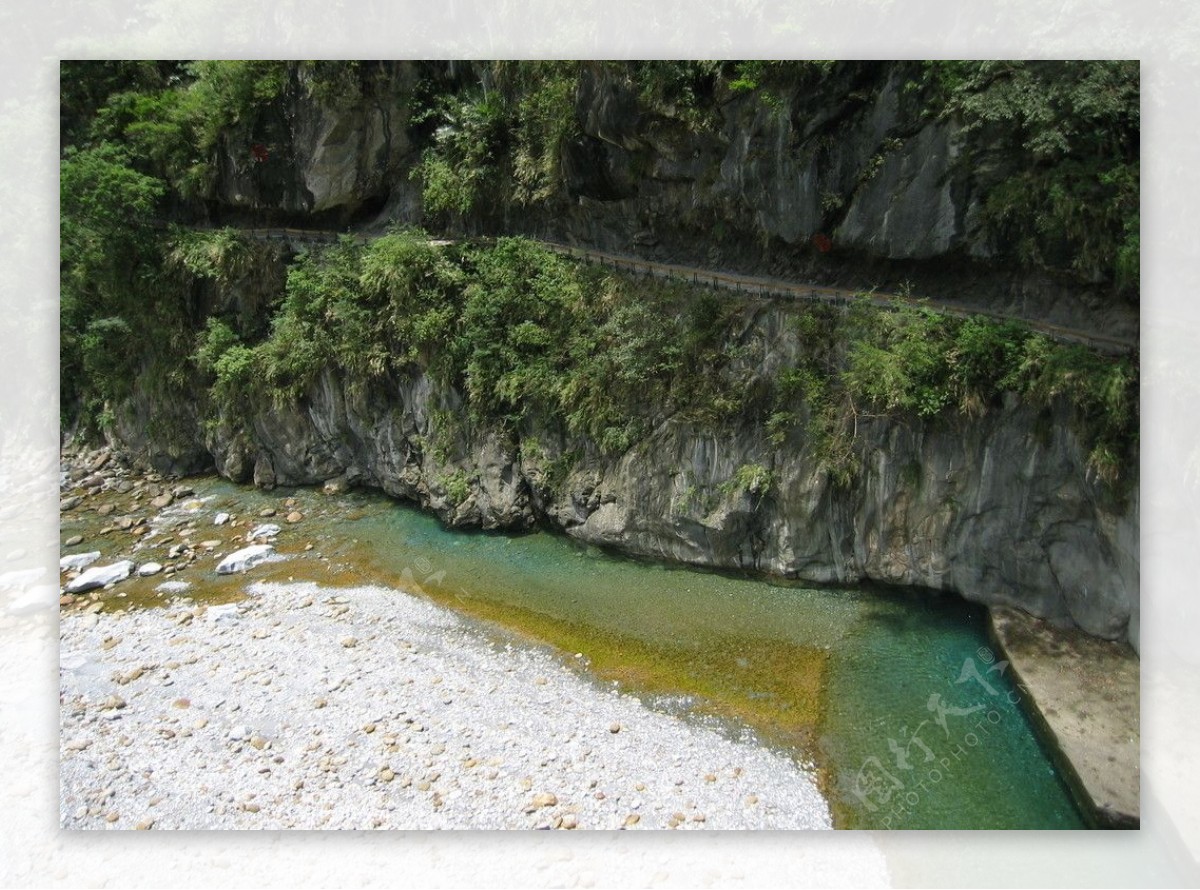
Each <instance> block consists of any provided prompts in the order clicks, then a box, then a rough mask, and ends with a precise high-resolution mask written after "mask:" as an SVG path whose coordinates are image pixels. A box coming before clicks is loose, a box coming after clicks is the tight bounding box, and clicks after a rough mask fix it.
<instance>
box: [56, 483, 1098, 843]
mask: <svg viewBox="0 0 1200 890" xmlns="http://www.w3.org/2000/svg"><path fill="white" fill-rule="evenodd" d="M193 481H194V484H195V485H196V488H197V494H196V497H197V498H200V497H203V498H206V499H207V500H205V501H204V502H203V510H204V512H203V513H202V514H200V515H198V516H197V518H196V520H195V521H194V522H193V523H192V524H193V525H195V526H196V527H197V528H198V529H203V531H200V532H198V533H197V534H195V535H193V536H192V537H193V540H200V539H203V538H204V537H206V536H208V532H209V531H210V530H211V531H212V532H213V534H212V537H214V538H217V537H220V538H222V539H223V540H222V544H223V546H222V547H221V548H220V549H218V550H217V551H215V552H214V553H213V554H210V555H207V556H203V557H201V558H200V560H198V561H197V562H196V563H195V564H193V565H192V566H191V567H189V568H186V569H184V570H183V571H182V572H180V573H178V574H177V575H176V577H177V578H180V579H182V580H189V581H191V582H192V583H193V586H192V587H191V588H190V589H189V590H188V591H186V593H185V594H184V595H185V596H188V597H190V598H193V599H195V600H196V601H197V602H213V601H214V599H213V598H214V597H219V598H222V599H224V598H228V597H231V596H236V595H239V594H238V592H239V591H240V590H241V589H243V588H244V586H245V584H246V582H247V581H251V580H292V579H294V580H297V581H301V580H311V581H316V582H319V583H321V584H323V585H332V586H351V585H361V584H371V583H377V584H384V585H388V586H394V587H399V588H402V589H406V590H410V591H413V592H418V593H423V594H424V595H426V596H428V597H430V598H432V599H434V600H436V601H438V602H441V603H443V604H445V605H447V606H450V607H451V608H454V609H456V610H457V611H460V612H463V613H466V614H468V615H471V616H473V617H476V618H480V619H483V620H485V621H489V622H494V623H496V624H498V625H500V626H502V627H504V628H507V629H508V630H509V631H512V632H516V633H517V634H519V635H524V636H526V637H528V638H530V639H533V640H536V641H538V642H541V643H548V644H550V645H552V646H554V647H556V648H558V649H559V650H561V651H562V652H563V653H564V657H567V658H568V659H569V660H571V661H573V662H576V663H579V664H580V666H581V667H583V668H585V669H586V670H587V671H589V672H590V673H591V674H592V675H594V676H595V677H597V678H599V679H601V680H605V681H616V682H617V683H619V684H620V685H622V686H623V687H625V688H627V689H629V690H630V691H633V692H636V693H638V694H641V695H643V696H646V697H648V698H650V699H655V698H664V699H670V700H672V701H674V702H676V705H675V706H676V707H678V708H680V709H682V710H685V711H688V710H690V711H694V712H697V713H702V714H713V715H716V716H718V717H722V718H730V719H734V720H740V721H744V722H745V723H746V724H748V725H749V726H751V727H753V728H754V729H755V731H756V732H757V733H758V734H759V736H760V738H762V740H763V741H764V742H765V743H767V744H770V745H772V746H775V747H780V748H782V749H785V750H789V751H791V752H793V753H794V754H796V755H797V756H799V757H801V758H803V759H805V760H813V761H815V762H816V763H817V764H818V766H819V768H820V770H821V774H822V779H823V785H824V790H825V792H826V793H827V795H828V796H829V798H830V802H831V808H832V810H833V812H834V816H835V821H836V824H837V825H838V826H839V827H844V828H859V827H862V828H871V827H889V828H1077V827H1083V822H1082V819H1081V817H1080V814H1079V812H1078V810H1077V809H1076V807H1075V806H1074V804H1073V802H1072V800H1071V798H1070V795H1069V792H1068V791H1067V789H1066V787H1065V785H1064V784H1063V782H1062V781H1061V780H1060V779H1059V777H1058V775H1057V773H1056V772H1055V770H1054V767H1053V764H1052V763H1051V761H1050V759H1049V758H1048V757H1047V755H1046V753H1045V752H1044V751H1043V750H1042V748H1041V746H1040V744H1039V742H1038V740H1037V737H1036V734H1035V732H1034V730H1033V727H1032V726H1031V725H1030V723H1029V721H1028V720H1027V719H1026V716H1025V714H1024V712H1023V711H1022V706H1021V700H1020V692H1019V690H1017V689H1016V687H1015V686H1014V685H1013V684H1012V683H1011V682H1010V680H1009V678H1008V677H1007V676H1006V672H1005V671H1004V670H1003V669H1002V668H1001V667H1000V666H999V660H998V659H997V658H996V656H995V655H994V654H993V653H992V652H991V650H990V649H989V647H988V643H987V638H986V635H985V628H984V623H983V618H984V611H983V609H982V608H979V607H975V606H972V605H969V604H966V603H963V602H961V601H959V600H957V599H954V598H950V597H937V596H935V595H931V594H922V595H917V594H900V593H895V592H886V591H877V590H872V591H866V590H857V589H846V590H817V589H811V588H806V587H803V586H799V585H793V584H778V583H767V582H765V581H763V580H760V579H752V578H745V577H736V576H731V575H729V574H720V573H713V572H701V571H695V570H690V569H685V568H680V567H674V566H665V565H660V564H653V563H646V562H640V561H635V560H630V559H624V558H620V557H616V556H612V555H610V554H606V553H603V552H601V551H599V550H597V549H596V548H593V547H587V546H583V545H580V544H579V543H577V542H574V541H571V540H570V539H567V538H563V537H559V536H553V535H549V534H542V533H537V534H529V535H524V536H519V537H513V536H507V535H500V534H489V533H468V532H462V531H450V530H447V529H445V528H443V527H442V526H441V525H440V524H439V523H438V522H437V520H436V519H434V518H432V517H431V516H429V515H427V514H424V513H421V512H420V511H417V510H415V509H413V508H410V507H406V506H401V505H398V504H396V503H395V502H394V501H390V500H389V499H387V498H385V497H383V496H378V495H369V494H359V493H352V494H348V495H337V496H325V495H323V494H321V493H320V492H318V491H312V490H300V491H293V490H289V491H282V490H281V491H276V492H272V493H264V492H261V491H255V490H252V489H243V488H238V487H236V486H233V485H230V484H228V483H225V482H222V481H219V480H193ZM289 497H293V498H295V499H297V501H298V502H299V504H298V507H299V509H300V510H301V511H302V512H303V513H304V514H305V518H304V520H303V522H301V523H299V524H296V525H289V524H286V523H283V522H280V525H281V526H282V530H281V532H280V535H279V538H278V541H277V547H278V549H279V551H280V552H281V553H283V554H285V555H287V556H288V557H289V558H288V559H287V560H285V561H282V562H278V563H272V564H268V565H263V566H259V567H257V568H255V569H252V570H251V571H250V572H249V573H248V574H247V575H245V576H223V577H220V576H217V575H216V574H215V566H216V555H217V554H218V553H227V552H229V551H230V550H232V549H234V548H235V546H240V544H234V543H232V542H231V539H232V538H233V536H234V535H235V534H237V533H244V532H245V531H246V530H247V528H248V527H249V526H250V525H251V524H252V523H258V522H260V521H266V520H264V519H261V518H260V517H259V513H260V512H261V511H262V510H263V509H264V508H266V507H271V508H275V509H279V508H280V507H281V506H282V505H283V504H284V502H285V499H286V498H289ZM126 500H127V499H126ZM216 510H225V511H227V512H231V513H237V514H239V515H240V516H241V517H243V523H242V524H241V525H240V526H239V527H238V528H236V529H226V528H225V527H221V528H220V529H210V528H209V526H211V521H212V520H211V516H212V512H215V511H216ZM246 517H253V518H251V519H246ZM270 521H277V520H270ZM105 522H110V520H107V519H106V520H105ZM206 523H207V525H206ZM89 524H92V525H94V524H95V520H94V519H90V518H88V515H87V513H86V510H85V512H84V513H80V514H78V515H71V514H64V517H63V536H64V538H65V537H67V536H69V535H70V534H72V533H76V532H78V533H84V534H85V536H87V537H88V538H89V540H87V541H85V542H84V544H83V545H82V547H81V548H80V549H89V548H92V546H93V545H92V541H91V539H90V538H91V534H94V533H95V529H92V530H91V533H90V534H89V532H88V530H87V528H86V527H88V526H89ZM218 533H219V534H218ZM121 534H123V535H126V539H125V540H124V541H123V543H126V544H129V543H130V541H131V539H129V538H128V533H125V532H122V533H121ZM146 539H152V536H151V535H147V536H146ZM114 540H116V539H114ZM307 543H312V544H313V545H314V546H313V549H312V550H311V551H307V550H305V549H304V547H305V544H307ZM160 546H169V544H160ZM95 549H102V550H105V558H106V559H108V558H110V556H111V557H112V558H118V554H116V553H111V554H110V552H108V549H107V547H106V545H105V544H103V543H102V544H100V545H98V548H95ZM143 549H144V550H146V551H149V553H155V552H157V551H156V550H155V549H154V548H149V547H144V548H143ZM125 552H126V551H122V554H120V555H125ZM132 556H133V558H135V559H140V560H141V561H145V560H146V559H148V558H158V557H157V556H154V557H150V556H149V555H148V554H147V553H141V554H132ZM161 581H162V576H157V577H154V578H149V579H130V581H127V582H123V583H122V584H121V585H118V586H117V588H115V589H114V591H113V592H111V593H110V594H109V596H110V597H111V596H112V595H113V594H117V595H119V593H127V595H126V597H124V598H122V606H123V607H124V606H129V605H155V604H157V603H161V602H163V600H164V597H162V596H159V595H158V593H157V592H156V591H155V588H156V587H157V586H158V584H160V583H161ZM108 602H110V603H112V602H115V600H114V599H110V600H108ZM576 653H578V654H579V655H580V656H581V658H579V659H574V658H571V656H573V655H575V654H576ZM679 703H682V704H679Z"/></svg>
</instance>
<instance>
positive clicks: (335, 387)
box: [128, 307, 1138, 645]
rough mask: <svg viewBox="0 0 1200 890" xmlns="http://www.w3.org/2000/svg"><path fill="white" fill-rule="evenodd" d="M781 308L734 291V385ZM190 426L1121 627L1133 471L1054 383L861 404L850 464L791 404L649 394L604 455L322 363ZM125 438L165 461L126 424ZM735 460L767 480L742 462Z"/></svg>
mask: <svg viewBox="0 0 1200 890" xmlns="http://www.w3.org/2000/svg"><path fill="white" fill-rule="evenodd" d="M788 312H789V310H787V309H784V308H774V309H771V308H765V309H764V308H761V307H760V308H758V309H748V310H747V326H746V328H745V330H744V334H743V342H744V344H745V345H747V347H748V348H747V349H746V351H745V352H746V357H745V358H744V359H742V360H741V365H740V367H737V368H734V369H733V372H734V373H738V374H741V375H742V379H744V381H745V385H746V389H747V391H753V389H754V388H755V387H756V386H757V385H758V384H759V383H761V382H762V380H763V378H765V377H769V376H770V375H773V374H774V373H776V370H777V368H778V367H779V365H780V363H781V362H785V361H788V362H790V361H794V360H795V357H796V352H797V350H798V349H799V348H800V345H799V343H798V342H797V340H796V338H795V335H794V334H793V333H791V331H792V330H793V328H792V326H790V325H788V324H787V323H786V322H787V317H788ZM202 429H204V430H205V432H203V433H202V432H201V430H202ZM196 430H197V433H196V435H197V437H198V438H199V437H201V436H203V438H204V443H205V444H204V449H203V450H205V451H206V452H207V454H209V455H211V457H212V460H213V462H214V463H215V465H216V467H217V469H218V471H219V472H221V473H222V474H223V475H225V476H227V477H229V478H231V479H233V480H235V481H242V482H250V481H253V482H255V483H256V484H259V485H265V486H270V485H316V484H322V483H325V482H327V481H329V480H331V479H341V480H342V481H343V482H345V483H348V484H352V485H354V484H357V485H362V486H368V487H374V488H379V489H381V490H383V491H385V492H387V493H388V494H390V495H393V496H395V497H398V498H401V499H404V500H407V501H412V502H414V503H416V504H419V505H420V506H422V507H425V508H427V509H430V510H432V511H433V512H435V513H436V514H437V515H438V516H439V517H440V518H441V519H442V520H443V521H445V522H446V523H448V524H450V525H454V526H461V527H482V528H488V529H494V528H501V529H512V530H520V529H526V528H530V527H532V526H534V525H539V524H540V525H544V526H548V527H551V528H554V529H558V530H561V531H563V532H565V533H566V534H568V535H571V536H573V537H576V538H579V539H580V540H583V541H587V542H590V543H594V544H599V545H603V546H606V547H612V548H615V549H618V550H621V551H624V552H627V553H632V554H639V555H645V556H649V557H654V558H660V559H666V560H672V561H679V562H683V563H688V564H693V565H698V566H708V567H714V568H735V569H745V570H750V571H757V572H766V573H771V574H775V575H782V576H786V577H791V578H800V579H806V580H811V581H814V582H823V583H854V582H859V581H863V580H870V581H877V582H881V583H887V584H894V585H902V586H913V587H920V588H930V589H935V590H944V591H954V592H957V593H959V594H961V595H962V596H964V597H966V598H967V599H970V600H974V601H977V602H981V603H987V604H1005V605H1012V606H1017V607H1019V608H1022V609H1025V610H1027V611H1029V612H1031V613H1033V614H1035V615H1039V616H1042V617H1046V618H1050V619H1055V620H1059V621H1064V622H1068V621H1069V622H1072V623H1074V624H1076V625H1078V626H1079V627H1082V628H1083V629H1084V630H1086V631H1087V632H1089V633H1091V634H1095V635H1097V636H1101V637H1105V638H1109V639H1126V638H1130V637H1131V638H1132V640H1133V642H1134V643H1135V645H1136V629H1137V612H1138V550H1137V536H1138V532H1137V529H1138V499H1137V486H1136V480H1132V482H1131V481H1130V480H1126V484H1124V485H1122V486H1121V487H1120V490H1119V492H1116V491H1114V490H1112V489H1111V488H1110V487H1109V486H1107V485H1105V484H1104V483H1101V482H1098V481H1097V480H1095V479H1093V478H1092V477H1091V474H1090V473H1089V471H1088V469H1087V465H1086V451H1085V449H1083V448H1082V447H1081V445H1080V443H1079V441H1078V439H1077V437H1076V435H1075V433H1074V432H1073V429H1072V423H1071V421H1070V410H1069V406H1067V405H1060V406H1058V408H1057V409H1056V410H1054V411H1050V412H1047V411H1038V410H1035V409H1033V408H1031V407H1030V406H1028V405H1025V404H1022V403H1021V402H1020V401H1019V400H1018V399H1017V397H1016V396H1013V395H1009V396H1006V397H1005V398H1004V399H1003V400H1002V402H1001V403H999V404H996V405H993V406H991V407H989V408H988V409H987V410H985V411H984V413H983V414H982V415H981V416H978V417H969V416H966V415H954V416H951V417H948V418H939V419H935V420H930V421H919V420H916V419H914V418H902V417H862V418H860V419H859V421H858V423H857V428H856V430H855V434H854V443H853V448H854V450H855V453H856V454H857V456H858V458H859V465H860V470H859V472H858V474H857V476H856V477H855V479H854V481H853V482H852V483H850V484H848V485H838V484H837V483H835V482H834V481H833V479H832V478H831V477H830V476H829V475H828V473H827V472H826V471H825V470H824V468H823V467H822V466H821V465H820V463H819V461H818V459H817V458H816V457H815V456H814V454H813V448H812V445H811V443H810V442H809V441H807V440H806V434H805V432H804V428H803V424H802V423H801V424H798V425H797V426H796V428H794V429H793V430H792V431H791V432H790V434H789V435H788V438H787V441H785V442H784V443H783V444H782V445H779V446H775V445H772V444H771V443H770V442H769V441H768V439H767V437H766V435H765V433H764V430H763V427H762V424H761V422H760V418H758V417H756V416H753V415H752V414H750V413H748V414H747V415H746V416H743V417H741V418H739V419H737V420H734V421H730V422H727V423H724V424H719V425H717V426H710V427H705V426H698V425H696V424H692V423H688V422H686V421H683V420H681V419H679V418H676V417H669V416H667V417H661V418H657V423H656V424H655V426H654V429H653V431H652V433H651V434H650V435H649V436H648V437H647V438H645V439H644V440H643V441H641V442H639V443H637V444H636V445H635V446H634V447H633V448H631V449H630V450H629V451H628V452H626V453H624V454H621V455H602V454H599V453H598V452H596V450H595V449H594V448H593V447H591V446H590V445H589V443H588V442H586V441H583V440H573V439H571V438H570V437H568V436H566V435H564V434H563V433H562V432H561V431H559V430H558V429H557V428H556V427H555V425H553V424H550V423H546V422H541V421H540V420H539V419H538V418H534V419H533V420H532V421H530V422H529V423H528V424H526V426H525V428H523V429H522V430H521V431H520V432H519V433H516V434H503V433H501V432H499V431H498V430H497V429H495V428H492V427H490V426H486V425H478V424H473V423H471V422H470V421H469V420H468V419H467V417H466V415H465V410H464V406H463V399H462V397H461V394H460V393H458V392H457V391H456V390H455V389H454V388H453V387H452V386H450V385H448V384H447V383H445V382H442V381H439V380H437V379H435V378H433V377H431V376H430V375H428V374H425V373H422V372H419V371H418V372H414V374H413V375H412V376H411V377H408V378H406V379H392V380H389V381H387V382H386V383H380V382H374V383H370V384H363V382H362V381H349V380H344V379H341V378H340V377H339V376H338V375H336V374H334V373H332V372H327V373H325V374H324V375H323V376H322V377H321V378H320V379H319V380H318V381H317V383H315V384H314V385H313V386H312V387H311V388H310V390H309V392H308V393H307V395H306V397H305V398H304V399H302V400H300V401H298V402H295V403H291V404H286V405H283V406H278V405H274V404H266V405H262V406H260V407H259V408H258V409H257V410H255V411H254V412H253V414H252V417H251V418H250V420H249V422H248V423H246V422H243V423H239V424H235V423H231V422H229V421H228V420H226V421H224V422H221V423H217V424H209V425H208V426H207V427H206V428H202V427H201V426H199V425H197V427H196ZM128 444H130V445H134V446H135V447H136V448H140V449H141V452H142V454H143V456H144V457H147V458H148V459H150V460H151V462H155V463H158V464H160V465H162V463H163V459H162V457H161V455H160V456H159V458H158V459H156V458H155V455H154V454H153V452H152V450H148V449H147V443H146V440H145V437H144V436H143V437H140V438H138V437H131V438H130V440H129V442H128ZM189 454H192V455H193V456H194V452H189ZM564 456H567V457H564ZM173 466H175V467H178V464H177V463H176V464H173ZM745 467H756V468H762V469H763V470H764V471H765V474H766V475H765V476H764V478H765V479H766V480H767V481H765V482H764V484H762V485H761V486H756V485H755V484H749V485H747V484H738V482H737V477H738V473H739V470H740V469H741V468H745Z"/></svg>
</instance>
